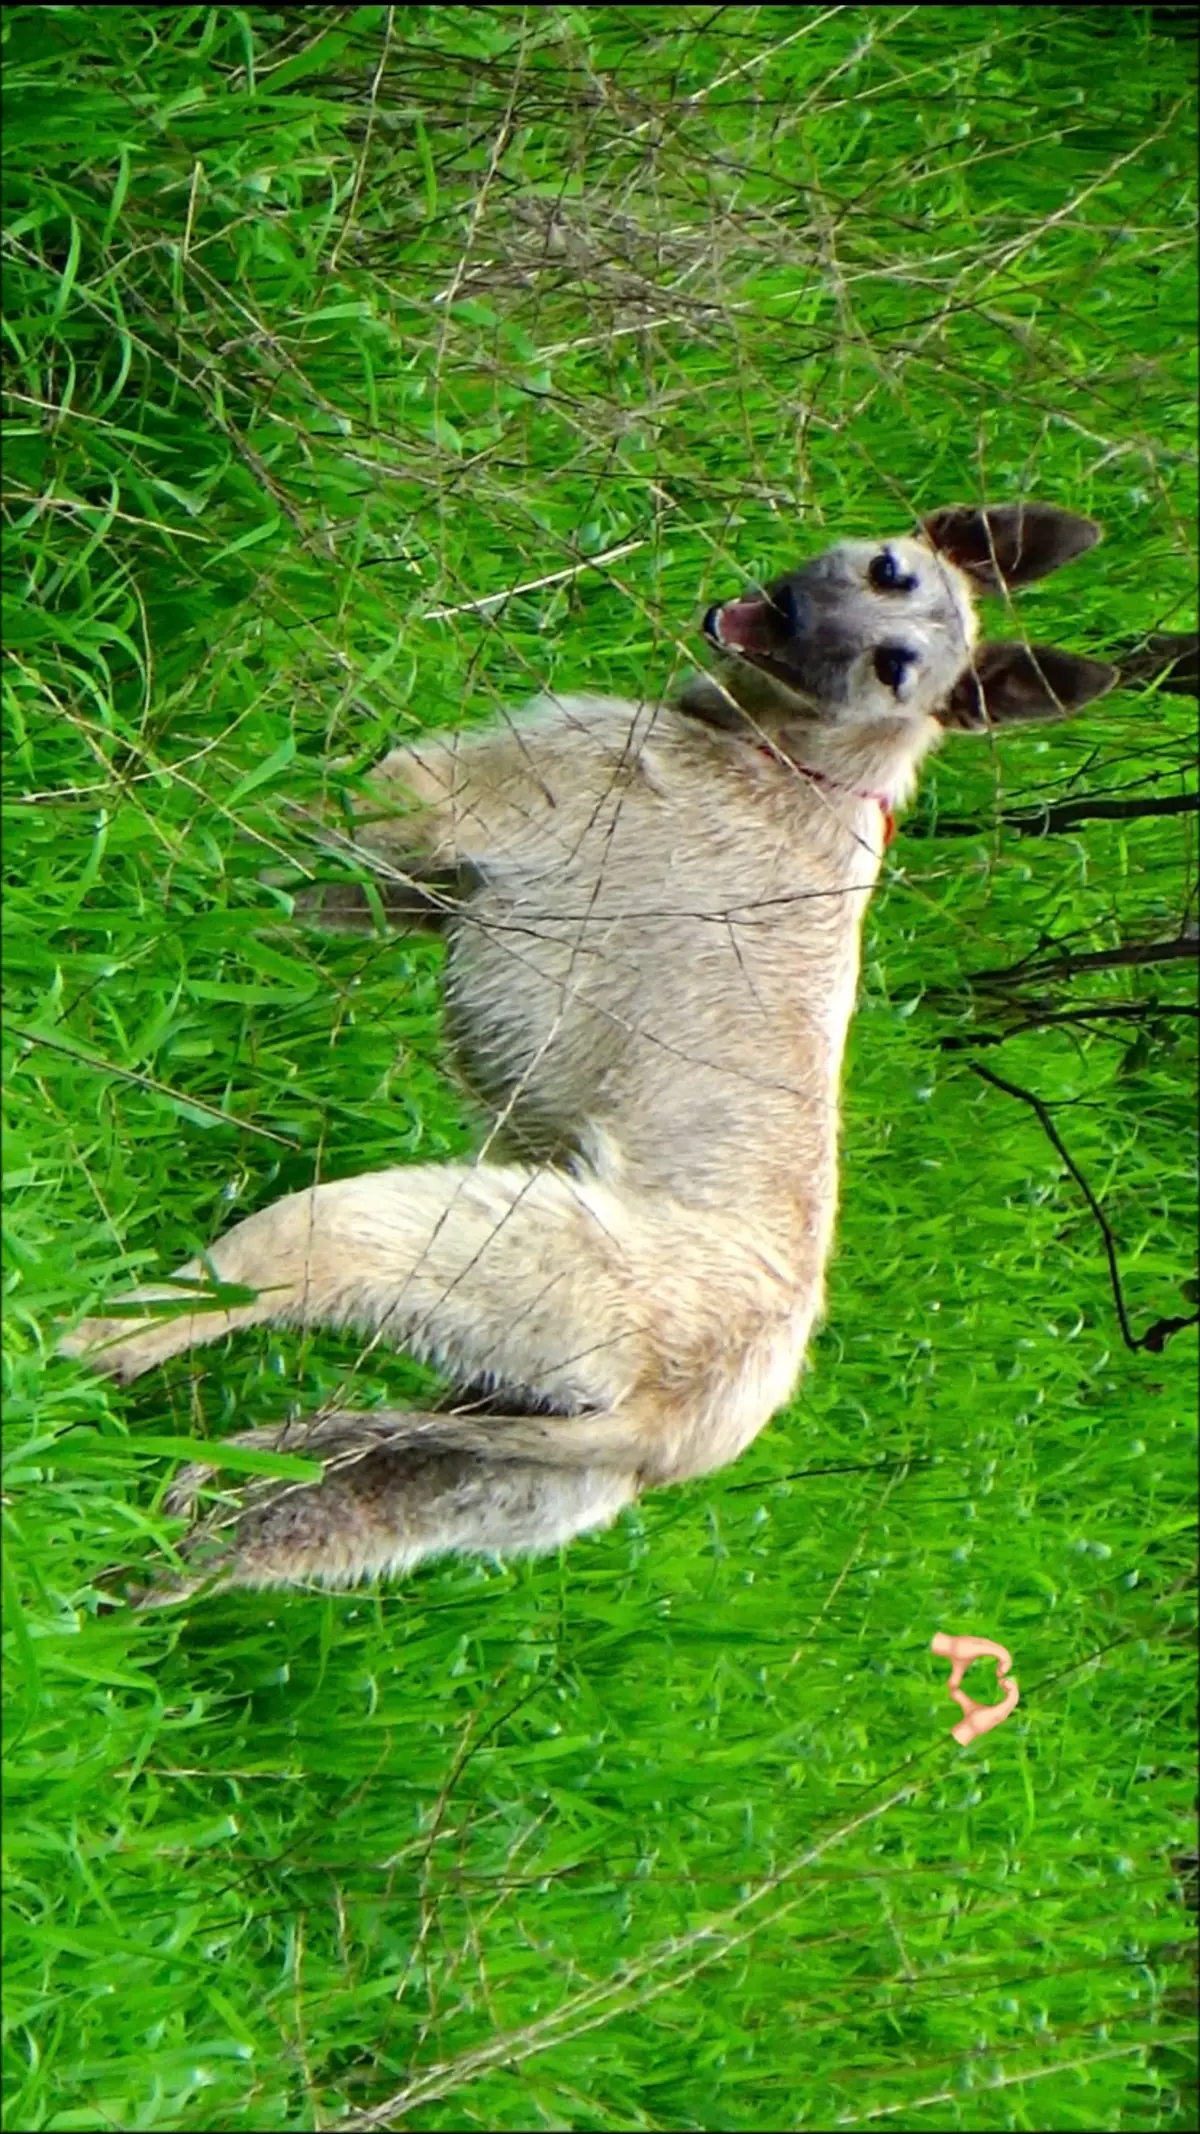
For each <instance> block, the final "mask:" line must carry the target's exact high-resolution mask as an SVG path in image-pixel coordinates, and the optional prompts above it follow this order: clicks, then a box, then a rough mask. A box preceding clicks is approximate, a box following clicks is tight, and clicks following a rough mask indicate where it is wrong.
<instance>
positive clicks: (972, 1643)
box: [929, 1630, 1020, 1749]
mask: <svg viewBox="0 0 1200 2134" xmlns="http://www.w3.org/2000/svg"><path fill="white" fill-rule="evenodd" d="M929 1649H930V1651H931V1652H936V1654H937V1656H938V1658H939V1659H940V1660H950V1661H951V1662H952V1663H953V1664H952V1666H951V1669H950V1680H949V1682H948V1683H947V1685H946V1687H947V1688H948V1690H949V1692H950V1695H951V1696H952V1697H953V1699H954V1701H955V1703H956V1704H957V1705H958V1707H959V1709H960V1710H961V1712H962V1715H963V1716H962V1718H961V1719H960V1720H959V1722H958V1725H957V1726H956V1727H953V1728H952V1729H951V1732H952V1733H953V1735H954V1739H955V1740H956V1741H957V1742H958V1744H959V1746H960V1747H961V1748H964V1749H965V1748H966V1747H967V1746H968V1745H969V1743H971V1742H972V1741H977V1740H978V1738H979V1736H980V1735H981V1734H990V1733H991V1731H992V1728H993V1727H994V1726H1003V1724H1004V1722H1005V1720H1006V1719H1007V1717H1008V1715H1009V1713H1010V1712H1015V1711H1016V1708H1017V1705H1018V1704H1019V1702H1020V1692H1019V1691H1018V1689H1017V1684H1016V1679H1015V1677H1014V1676H1013V1673H1012V1654H1011V1653H1010V1652H1009V1651H1007V1650H1006V1648H1005V1647H1004V1646H1003V1645H996V1644H994V1643H993V1641H992V1639H991V1638H957V1637H955V1638H950V1637H947V1636H946V1633H945V1631H943V1630H938V1631H935V1633H934V1636H933V1638H932V1640H931V1642H930V1647H929ZM972 1660H994V1661H995V1662H996V1680H997V1682H998V1683H999V1685H1000V1687H1001V1689H1002V1690H1003V1691H1004V1693H1005V1694H1004V1700H1003V1702H1002V1703H1001V1704H976V1702H975V1700H974V1698H973V1697H968V1695H967V1693H966V1691H965V1689H960V1688H959V1684H960V1682H961V1681H962V1678H963V1676H964V1675H965V1674H966V1671H967V1669H968V1667H969V1666H970V1665H971V1662H972Z"/></svg>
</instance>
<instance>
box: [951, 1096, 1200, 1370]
mask: <svg viewBox="0 0 1200 2134" xmlns="http://www.w3.org/2000/svg"><path fill="white" fill-rule="evenodd" d="M970 1068H971V1072H972V1074H977V1075H978V1076H979V1079H980V1081H981V1082H990V1083H991V1084H992V1087H993V1089H1001V1090H1003V1092H1004V1094H1005V1096H1007V1097H1016V1099H1017V1101H1018V1103H1021V1104H1027V1105H1028V1106H1029V1109H1030V1111H1031V1112H1033V1113H1034V1115H1035V1117H1036V1118H1037V1121H1038V1124H1039V1125H1040V1127H1041V1129H1042V1132H1043V1133H1044V1134H1045V1136H1046V1139H1047V1141H1048V1142H1049V1143H1050V1146H1051V1148H1053V1149H1054V1150H1055V1152H1056V1153H1057V1154H1058V1155H1059V1156H1060V1157H1061V1159H1062V1161H1063V1162H1064V1163H1065V1164H1066V1167H1067V1169H1068V1171H1069V1172H1070V1174H1071V1176H1072V1178H1073V1179H1074V1180H1075V1183H1076V1185H1077V1186H1078V1187H1079V1190H1080V1192H1081V1193H1082V1195H1083V1197H1084V1199H1085V1200H1086V1202H1087V1204H1088V1207H1089V1208H1090V1209H1091V1211H1092V1214H1093V1215H1094V1216H1095V1218H1096V1222H1097V1223H1098V1225H1099V1228H1100V1235H1101V1237H1102V1238H1103V1240H1104V1256H1105V1258H1106V1259H1107V1261H1108V1277H1109V1281H1110V1283H1111V1285H1112V1293H1113V1303H1114V1304H1115V1305H1116V1308H1117V1321H1118V1324H1119V1325H1120V1328H1121V1339H1122V1341H1123V1342H1124V1343H1125V1346H1126V1348H1127V1349H1132V1350H1133V1351H1134V1353H1135V1354H1136V1353H1137V1351H1138V1350H1139V1349H1148V1350H1149V1351H1150V1353H1151V1354H1152V1355H1154V1356H1157V1355H1160V1354H1161V1352H1162V1350H1163V1348H1164V1347H1165V1346H1166V1343H1167V1342H1168V1341H1169V1340H1170V1338H1171V1335H1172V1334H1177V1333H1179V1332H1180V1330H1181V1328H1183V1327H1185V1326H1195V1325H1196V1324H1197V1322H1198V1321H1200V1312H1192V1313H1190V1314H1189V1316H1188V1317H1187V1318H1186V1319H1156V1320H1155V1321H1154V1324H1153V1326H1151V1327H1149V1328H1148V1329H1147V1331H1146V1332H1145V1333H1144V1334H1142V1335H1140V1336H1137V1335H1135V1334H1134V1331H1133V1328H1132V1327H1131V1325H1130V1323H1129V1314H1128V1312H1127V1311H1126V1309H1125V1293H1124V1291H1123V1289H1122V1287H1121V1271H1120V1268H1119V1266H1118V1264H1117V1242H1116V1239H1115V1238H1114V1236H1113V1233H1112V1230H1111V1228H1110V1226H1109V1221H1108V1217H1107V1216H1106V1215H1105V1213H1104V1210H1103V1208H1102V1207H1101V1205H1100V1203H1099V1201H1098V1200H1097V1198H1096V1196H1095V1194H1094V1193H1093V1191H1092V1189H1091V1187H1090V1185H1089V1184H1088V1182H1087V1179H1086V1178H1085V1177H1084V1175H1083V1172H1082V1171H1081V1170H1080V1168H1079V1165H1078V1164H1077V1163H1076V1161H1075V1158H1074V1157H1073V1156H1072V1154H1071V1152H1070V1150H1069V1149H1068V1147H1067V1145H1066V1143H1065V1141H1064V1140H1063V1138H1062V1135H1061V1134H1060V1133H1059V1131H1058V1128H1057V1127H1056V1125H1055V1124H1054V1121H1053V1119H1052V1118H1051V1116H1050V1109H1049V1106H1048V1105H1046V1104H1045V1103H1043V1101H1042V1099H1041V1097H1038V1096H1035V1095H1034V1093H1033V1091H1032V1090H1031V1089H1022V1088H1021V1086H1020V1084H1019V1083H1017V1082H1006V1081H1005V1079H1004V1077H1003V1075H999V1074H993V1072H992V1070H991V1068H990V1067H984V1066H981V1064H980V1062H979V1061H978V1060H972V1061H971V1062H970Z"/></svg>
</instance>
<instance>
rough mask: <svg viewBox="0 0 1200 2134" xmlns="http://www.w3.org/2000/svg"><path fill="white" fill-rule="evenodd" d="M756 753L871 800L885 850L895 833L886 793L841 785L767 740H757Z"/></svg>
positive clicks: (817, 782)
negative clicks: (877, 812) (878, 821)
mask: <svg viewBox="0 0 1200 2134" xmlns="http://www.w3.org/2000/svg"><path fill="white" fill-rule="evenodd" d="M758 753H759V755H760V756H766V757H767V758H768V759H769V761H770V762H772V763H786V765H787V767H788V769H789V770H793V771H799V772H800V775H801V777H803V778H811V779H812V782H813V784H814V785H827V786H829V787H830V789H831V791H833V792H835V793H850V794H852V795H853V797H854V799H855V800H873V801H874V803H875V805H876V807H877V808H878V810H879V812H880V814H881V815H882V817H883V849H884V851H885V852H886V851H887V848H888V846H889V845H890V844H891V842H892V839H893V838H894V837H895V835H896V818H895V816H894V815H893V813H892V809H891V803H890V801H889V800H888V797H887V794H886V793H875V792H872V791H870V790H869V789H864V788H863V787H862V786H857V785H843V784H842V783H841V781H840V779H837V778H829V777H827V776H826V774H825V772H824V771H814V770H813V769H812V766H811V765H810V764H807V763H793V761H792V759H791V757H790V756H783V755H781V754H780V752H779V750H778V749H777V748H772V746H771V744H770V742H769V741H760V742H759V744H758Z"/></svg>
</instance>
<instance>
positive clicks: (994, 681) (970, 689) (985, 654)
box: [937, 643, 1117, 733]
mask: <svg viewBox="0 0 1200 2134" xmlns="http://www.w3.org/2000/svg"><path fill="white" fill-rule="evenodd" d="M1116 679H1117V669H1116V668H1115V667H1110V666H1109V665H1108V664H1107V662H1106V661H1105V660H1101V659H1085V658H1083V656H1082V655H1081V654H1080V653H1078V652H1059V651H1058V650H1057V649H1056V647H1055V646H1054V645H1022V644H1004V643H1000V644H992V645H979V646H977V647H976V650H975V654H974V657H973V660H972V663H971V665H970V666H969V667H968V668H967V669H966V670H965V671H964V673H962V674H961V675H960V676H959V678H958V680H957V682H956V683H955V685H954V688H953V689H952V690H951V692H950V696H949V699H948V701H947V702H946V704H945V705H944V706H943V707H942V709H941V711H939V713H938V715H937V716H938V719H939V720H940V722H941V724H942V725H943V726H945V727H947V728H953V729H954V730H955V731H957V732H960V733H984V732H986V730H987V729H988V728H989V727H992V726H1023V725H1027V724H1032V723H1034V722H1036V721H1038V720H1048V719H1069V718H1070V717H1071V715H1072V714H1073V713H1074V712H1077V711H1082V709H1083V707H1084V705H1085V704H1090V703H1091V702H1092V701H1093V699H1094V698H1095V697H1102V696H1103V695H1104V692H1105V690H1106V689H1111V688H1112V686H1113V683H1114V682H1115V681H1116Z"/></svg>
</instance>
